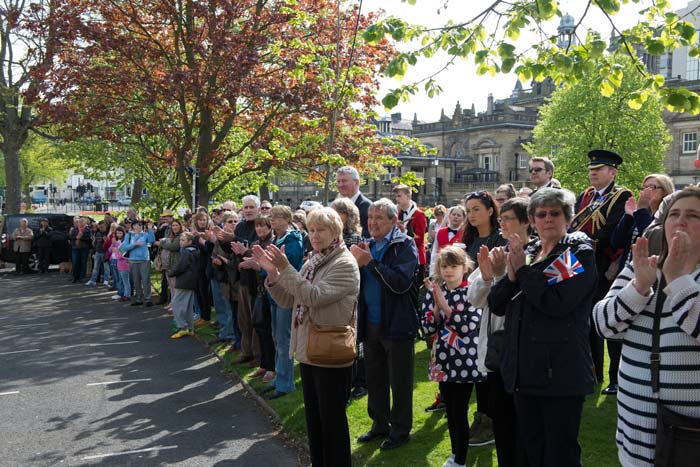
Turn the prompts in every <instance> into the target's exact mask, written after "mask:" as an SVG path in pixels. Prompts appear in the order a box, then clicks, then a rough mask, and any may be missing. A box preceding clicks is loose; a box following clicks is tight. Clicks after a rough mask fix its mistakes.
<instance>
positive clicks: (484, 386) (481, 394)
mask: <svg viewBox="0 0 700 467" xmlns="http://www.w3.org/2000/svg"><path fill="white" fill-rule="evenodd" d="M489 376H490V375H489ZM474 387H475V388H476V411H477V412H481V413H484V414H486V415H488V416H489V417H492V415H491V409H490V407H489V392H490V391H491V390H490V389H489V383H488V381H483V382H481V383H475V384H474Z"/></svg>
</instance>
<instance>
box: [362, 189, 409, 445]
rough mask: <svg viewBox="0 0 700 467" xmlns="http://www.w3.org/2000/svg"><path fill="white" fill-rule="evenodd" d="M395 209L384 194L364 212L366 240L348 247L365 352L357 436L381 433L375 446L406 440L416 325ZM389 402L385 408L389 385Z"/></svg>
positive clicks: (406, 248) (406, 239) (364, 439)
mask: <svg viewBox="0 0 700 467" xmlns="http://www.w3.org/2000/svg"><path fill="white" fill-rule="evenodd" d="M397 222H398V208H397V207H396V205H394V203H392V202H391V201H390V200H388V199H386V198H382V199H380V200H378V201H375V202H374V203H372V205H371V206H370V208H369V212H368V228H369V233H370V236H371V239H370V241H369V243H361V244H359V245H353V246H352V247H351V249H350V251H351V252H352V254H353V255H354V256H355V259H356V260H357V264H358V265H359V266H360V272H361V274H362V284H361V288H360V298H359V317H358V331H359V334H360V339H361V340H362V341H363V345H364V352H365V370H366V372H367V392H368V400H367V412H368V414H369V416H370V418H371V419H372V428H371V429H370V430H369V431H368V432H367V433H365V434H363V435H362V436H360V437H359V438H358V440H357V441H358V442H360V443H367V442H370V441H372V440H374V439H376V438H380V437H381V438H386V439H384V441H383V442H382V444H381V446H380V448H381V449H384V450H387V449H393V448H397V447H399V446H401V445H403V444H405V443H407V442H408V440H409V438H410V432H411V425H412V424H413V353H414V341H415V338H416V333H417V330H418V323H417V318H416V311H415V308H414V304H413V301H412V300H411V294H410V293H408V292H409V291H410V289H411V285H412V283H413V275H414V272H415V270H416V267H417V265H418V250H417V249H416V243H415V241H414V240H413V238H410V237H408V236H407V235H405V234H403V233H401V231H400V230H399V229H398V228H397ZM390 389H391V396H392V397H391V399H392V400H393V407H390V403H389V401H390V398H389V395H390V394H389V390H390Z"/></svg>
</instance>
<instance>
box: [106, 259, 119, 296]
mask: <svg viewBox="0 0 700 467" xmlns="http://www.w3.org/2000/svg"><path fill="white" fill-rule="evenodd" d="M109 275H110V277H111V278H112V287H114V288H115V289H117V290H119V287H118V286H117V282H118V281H119V280H120V279H119V271H117V260H116V259H110V260H109Z"/></svg>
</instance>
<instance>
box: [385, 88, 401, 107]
mask: <svg viewBox="0 0 700 467" xmlns="http://www.w3.org/2000/svg"><path fill="white" fill-rule="evenodd" d="M398 104H399V96H397V95H396V94H395V93H393V92H390V93H389V94H387V95H386V96H384V99H382V105H383V106H384V108H386V109H393V108H394V107H396V106H397V105H398Z"/></svg>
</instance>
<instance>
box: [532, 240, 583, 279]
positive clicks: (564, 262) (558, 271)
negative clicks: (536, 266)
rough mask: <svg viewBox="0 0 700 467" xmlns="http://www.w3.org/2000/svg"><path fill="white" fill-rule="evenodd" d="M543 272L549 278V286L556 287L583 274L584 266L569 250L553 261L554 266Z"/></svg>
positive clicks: (551, 265)
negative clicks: (555, 285)
mask: <svg viewBox="0 0 700 467" xmlns="http://www.w3.org/2000/svg"><path fill="white" fill-rule="evenodd" d="M542 272H544V275H545V277H547V285H554V284H558V283H559V282H561V281H565V280H566V279H570V278H572V277H574V276H575V275H577V274H581V273H582V272H583V266H582V265H581V262H580V261H579V260H578V258H576V256H574V254H573V253H572V252H571V249H570V248H567V249H566V251H565V252H564V253H562V254H561V255H559V257H558V258H557V259H555V260H554V261H552V264H550V265H549V266H547V267H546V268H545V270H544V271H542Z"/></svg>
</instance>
